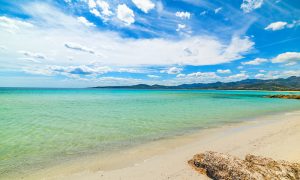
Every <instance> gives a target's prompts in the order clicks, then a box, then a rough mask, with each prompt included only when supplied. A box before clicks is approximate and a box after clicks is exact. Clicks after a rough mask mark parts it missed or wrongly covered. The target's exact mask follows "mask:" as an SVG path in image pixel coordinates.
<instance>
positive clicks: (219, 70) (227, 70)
mask: <svg viewBox="0 0 300 180" xmlns="http://www.w3.org/2000/svg"><path fill="white" fill-rule="evenodd" d="M217 73H220V74H230V73H231V71H230V69H218V70H217Z"/></svg>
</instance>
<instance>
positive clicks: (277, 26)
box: [265, 20, 300, 31]
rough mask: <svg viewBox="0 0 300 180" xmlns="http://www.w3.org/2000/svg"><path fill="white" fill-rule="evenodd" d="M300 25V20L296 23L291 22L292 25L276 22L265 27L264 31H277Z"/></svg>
mask: <svg viewBox="0 0 300 180" xmlns="http://www.w3.org/2000/svg"><path fill="white" fill-rule="evenodd" d="M299 25H300V20H298V21H293V22H292V23H287V22H284V21H278V22H273V23H271V24H269V25H268V26H267V27H265V30H270V31H278V30H282V29H285V28H294V27H297V26H299Z"/></svg>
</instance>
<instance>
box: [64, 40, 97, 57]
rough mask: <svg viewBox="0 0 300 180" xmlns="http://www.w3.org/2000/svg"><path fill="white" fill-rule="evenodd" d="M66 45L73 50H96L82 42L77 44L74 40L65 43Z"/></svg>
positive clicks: (92, 52)
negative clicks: (83, 44)
mask: <svg viewBox="0 0 300 180" xmlns="http://www.w3.org/2000/svg"><path fill="white" fill-rule="evenodd" d="M65 47H66V48H69V49H72V50H76V51H82V52H88V53H90V54H95V52H94V51H93V50H91V49H89V48H87V47H84V46H82V45H80V44H77V43H72V42H69V43H65Z"/></svg>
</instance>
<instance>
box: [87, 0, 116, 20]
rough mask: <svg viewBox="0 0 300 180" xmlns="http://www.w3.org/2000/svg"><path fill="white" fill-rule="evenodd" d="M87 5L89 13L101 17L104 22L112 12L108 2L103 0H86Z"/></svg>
mask: <svg viewBox="0 0 300 180" xmlns="http://www.w3.org/2000/svg"><path fill="white" fill-rule="evenodd" d="M87 3H88V7H89V10H90V13H92V14H93V15H94V16H96V17H99V18H101V19H102V20H103V21H104V22H106V21H107V20H108V19H109V17H110V16H111V15H113V13H112V12H111V10H110V6H109V4H108V3H107V2H106V1H104V0H97V1H95V0H88V1H87Z"/></svg>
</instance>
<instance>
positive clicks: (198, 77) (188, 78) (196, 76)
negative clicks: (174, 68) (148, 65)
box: [176, 72, 249, 83]
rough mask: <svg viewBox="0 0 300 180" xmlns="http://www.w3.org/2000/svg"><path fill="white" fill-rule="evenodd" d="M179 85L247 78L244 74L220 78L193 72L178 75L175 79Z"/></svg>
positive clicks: (213, 74)
mask: <svg viewBox="0 0 300 180" xmlns="http://www.w3.org/2000/svg"><path fill="white" fill-rule="evenodd" d="M176 78H177V79H178V80H180V83H213V82H217V81H220V82H234V81H241V80H244V79H247V78H249V76H248V75H247V74H246V73H240V74H234V75H231V76H225V77H223V76H222V77H221V76H218V75H217V74H216V73H215V72H194V73H190V74H179V75H177V77H176Z"/></svg>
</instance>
